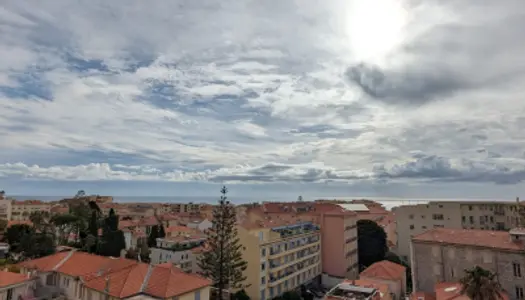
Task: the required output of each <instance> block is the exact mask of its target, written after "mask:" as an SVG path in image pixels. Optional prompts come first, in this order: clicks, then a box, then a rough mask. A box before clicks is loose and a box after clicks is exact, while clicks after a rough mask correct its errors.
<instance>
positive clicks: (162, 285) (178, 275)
mask: <svg viewBox="0 0 525 300" xmlns="http://www.w3.org/2000/svg"><path fill="white" fill-rule="evenodd" d="M210 284H211V281H209V280H208V279H205V278H203V277H200V276H197V275H193V274H187V273H185V272H183V271H182V270H181V269H179V268H176V267H172V268H165V267H160V268H159V267H155V268H154V269H153V270H152V272H151V274H150V278H149V280H148V284H147V286H146V288H145V289H144V292H145V293H147V294H149V295H152V296H155V297H158V298H171V297H175V296H178V295H183V294H186V293H189V292H191V291H194V290H197V289H200V288H203V287H206V286H209V285H210Z"/></svg>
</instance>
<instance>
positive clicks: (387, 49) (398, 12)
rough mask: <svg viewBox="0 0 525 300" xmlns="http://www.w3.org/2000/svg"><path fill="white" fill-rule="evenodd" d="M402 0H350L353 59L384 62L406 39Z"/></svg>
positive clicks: (405, 18)
mask: <svg viewBox="0 0 525 300" xmlns="http://www.w3.org/2000/svg"><path fill="white" fill-rule="evenodd" d="M407 22H408V14H407V11H406V9H405V7H404V5H403V0H350V1H348V14H347V19H346V31H347V35H348V38H349V42H350V48H351V52H352V56H353V58H354V59H356V60H359V61H366V62H374V63H381V62H382V61H383V60H384V59H385V58H386V56H387V55H388V54H390V53H391V52H392V51H393V50H394V49H395V48H396V47H397V46H399V45H400V44H401V42H402V41H403V32H404V29H405V26H406V25H407Z"/></svg>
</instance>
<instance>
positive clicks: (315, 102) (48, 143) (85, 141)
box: [0, 0, 525, 200]
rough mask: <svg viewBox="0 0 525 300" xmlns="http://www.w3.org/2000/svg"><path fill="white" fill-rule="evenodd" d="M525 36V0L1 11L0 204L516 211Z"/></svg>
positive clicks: (523, 157)
mask: <svg viewBox="0 0 525 300" xmlns="http://www.w3.org/2000/svg"><path fill="white" fill-rule="evenodd" d="M524 26H525V2H524V1H523V0H515V1H514V0H502V1H489V0H478V1H471V0H456V1H440V0H425V1H420V0H350V1H349V0H322V1H321V0H296V1H292V0H266V1H260V0H245V1H239V0H220V1H218V0H199V1H189V0H188V1H185V0H178V1H174V0H166V1H161V0H158V1H139V0H136V1H132V0H127V1H124V0H121V1H120V0H114V1H106V0H86V1H82V0H54V1H37V0H34V1H17V0H4V1H1V3H0V57H1V59H0V137H1V142H0V185H1V186H0V189H5V190H6V191H7V193H8V194H19V195H20V194H22V195H68V194H74V192H75V191H76V190H78V189H81V188H82V189H86V191H87V192H88V193H111V194H118V195H136V194H140V195H210V193H211V195H214V194H217V192H218V189H217V185H220V184H227V185H228V186H230V191H231V192H232V193H233V194H235V195H249V196H250V197H266V198H272V197H280V198H283V197H284V198H286V197H288V198H290V199H295V198H296V197H297V196H298V195H300V194H301V195H303V196H305V197H317V196H343V195H347V196H357V195H366V196H383V197H425V198H436V197H448V198H476V197H478V198H479V197H484V198H486V197H498V198H501V199H509V200H511V199H513V198H514V197H516V196H518V195H520V193H522V194H523V191H525V184H524V183H523V182H524V180H525V148H524V145H525V114H524V112H525V97H524V93H525V90H524V89H523V87H524V86H525V58H524V53H525V42H524V41H525V39H524V33H523V27H524ZM520 32H521V33H520ZM523 196H524V197H525V194H524V195H523Z"/></svg>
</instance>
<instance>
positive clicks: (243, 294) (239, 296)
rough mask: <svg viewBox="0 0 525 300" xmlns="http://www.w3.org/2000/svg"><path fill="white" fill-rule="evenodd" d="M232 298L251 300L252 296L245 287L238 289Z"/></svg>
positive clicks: (234, 299)
mask: <svg viewBox="0 0 525 300" xmlns="http://www.w3.org/2000/svg"><path fill="white" fill-rule="evenodd" d="M230 298H231V300H250V296H248V294H246V291H245V290H244V289H242V290H240V291H237V292H236V293H235V294H233V295H231V297H230ZM299 300H301V299H299Z"/></svg>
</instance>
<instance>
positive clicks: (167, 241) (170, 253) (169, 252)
mask: <svg viewBox="0 0 525 300" xmlns="http://www.w3.org/2000/svg"><path fill="white" fill-rule="evenodd" d="M205 242H206V237H205V236H177V237H173V238H163V239H161V238H159V239H157V246H156V247H153V248H150V250H151V253H150V260H151V263H152V264H164V263H171V264H173V265H175V266H177V267H179V268H181V269H182V270H184V271H186V272H189V273H199V272H200V271H201V270H200V268H199V267H198V261H199V258H200V255H201V254H202V252H203V251H204V250H205V248H206V247H205Z"/></svg>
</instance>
